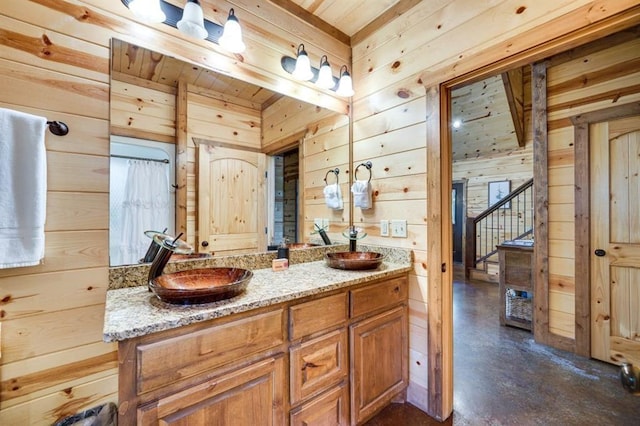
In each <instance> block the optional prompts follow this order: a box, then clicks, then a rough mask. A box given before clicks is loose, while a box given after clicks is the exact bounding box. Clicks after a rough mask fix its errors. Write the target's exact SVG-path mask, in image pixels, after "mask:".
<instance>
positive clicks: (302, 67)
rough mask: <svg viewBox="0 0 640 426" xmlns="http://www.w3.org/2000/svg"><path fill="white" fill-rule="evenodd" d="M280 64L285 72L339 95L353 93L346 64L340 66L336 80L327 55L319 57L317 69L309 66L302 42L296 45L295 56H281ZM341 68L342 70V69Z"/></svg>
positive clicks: (347, 95) (346, 95)
mask: <svg viewBox="0 0 640 426" xmlns="http://www.w3.org/2000/svg"><path fill="white" fill-rule="evenodd" d="M280 64H281V65H282V68H283V69H284V70H285V71H286V72H288V73H289V74H291V75H293V76H294V77H295V78H296V79H298V80H302V81H311V82H313V83H315V84H316V85H317V86H318V87H321V88H322V89H328V90H332V91H335V92H336V94H337V95H339V96H344V97H350V96H353V94H354V92H353V81H352V80H351V76H350V75H349V72H348V71H347V66H346V65H343V66H342V68H340V80H338V79H337V78H336V77H334V76H333V73H332V72H331V65H329V59H328V58H327V55H322V58H320V68H319V69H317V68H314V67H312V66H311V63H310V61H309V56H308V55H307V52H306V51H305V50H304V45H303V44H300V45H299V46H298V51H297V58H295V59H294V58H292V57H291V56H283V57H282V59H281V60H280ZM343 69H344V72H343V71H342V70H343Z"/></svg>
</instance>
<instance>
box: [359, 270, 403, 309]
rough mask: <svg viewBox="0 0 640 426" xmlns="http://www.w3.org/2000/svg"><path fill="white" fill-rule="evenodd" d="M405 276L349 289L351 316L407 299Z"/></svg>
mask: <svg viewBox="0 0 640 426" xmlns="http://www.w3.org/2000/svg"><path fill="white" fill-rule="evenodd" d="M407 291H408V290H407V278H406V277H401V278H395V279H392V280H389V281H383V282H381V283H378V284H372V285H370V286H367V287H361V288H358V289H356V290H351V312H350V316H351V318H354V317H359V316H361V315H364V314H367V313H369V312H374V311H377V310H379V309H383V308H386V307H388V306H393V305H396V304H398V303H400V302H404V301H405V300H407V295H408V293H407Z"/></svg>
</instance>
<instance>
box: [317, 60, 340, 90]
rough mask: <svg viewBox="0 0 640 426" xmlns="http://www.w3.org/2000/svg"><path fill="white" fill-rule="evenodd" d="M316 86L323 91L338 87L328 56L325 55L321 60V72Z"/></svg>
mask: <svg viewBox="0 0 640 426" xmlns="http://www.w3.org/2000/svg"><path fill="white" fill-rule="evenodd" d="M316 84H317V85H318V86H319V87H322V88H323V89H331V88H333V86H335V85H336V82H335V81H334V80H333V74H332V72H331V65H329V60H328V59H327V55H323V56H322V58H321V59H320V71H319V72H318V80H317V81H316Z"/></svg>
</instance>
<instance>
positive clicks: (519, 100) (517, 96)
mask: <svg viewBox="0 0 640 426" xmlns="http://www.w3.org/2000/svg"><path fill="white" fill-rule="evenodd" d="M502 83H503V85H504V90H505V92H506V94H507V102H508V103H509V112H511V119H512V121H513V128H514V129H515V131H516V138H517V140H518V146H519V147H520V148H524V145H525V137H524V79H523V73H522V68H516V69H513V70H510V71H507V72H503V73H502Z"/></svg>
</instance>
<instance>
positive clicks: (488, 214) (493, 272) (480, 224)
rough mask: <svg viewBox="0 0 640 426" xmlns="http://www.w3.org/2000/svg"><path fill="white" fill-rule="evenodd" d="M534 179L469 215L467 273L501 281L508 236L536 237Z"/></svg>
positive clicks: (467, 225) (488, 279) (466, 253)
mask: <svg viewBox="0 0 640 426" xmlns="http://www.w3.org/2000/svg"><path fill="white" fill-rule="evenodd" d="M533 207H534V206H533V179H530V180H528V181H527V182H525V183H524V184H522V185H521V186H519V187H518V188H517V189H515V190H514V191H512V192H511V193H510V194H509V195H507V196H506V197H504V198H502V199H501V200H500V201H498V202H497V203H495V204H494V205H492V206H491V207H489V208H488V209H487V210H485V211H484V212H482V213H481V214H479V215H478V216H476V217H469V218H467V222H466V241H465V261H464V265H465V276H466V277H467V278H473V279H480V280H483V281H494V282H498V278H499V277H498V271H499V269H500V268H499V265H498V250H497V249H496V246H497V245H499V244H502V243H503V242H504V241H508V240H520V239H525V238H532V237H533Z"/></svg>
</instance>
